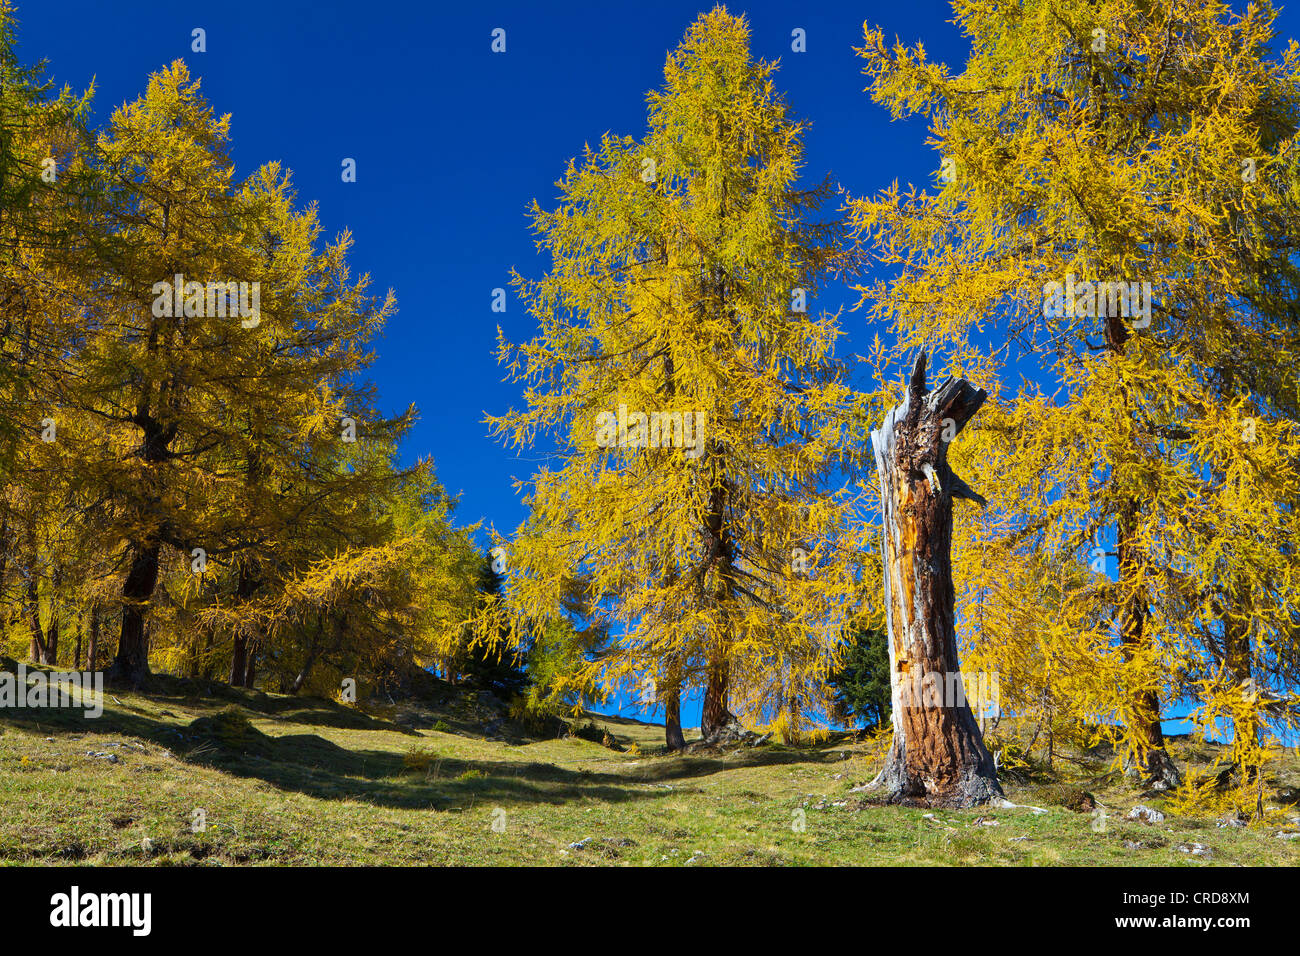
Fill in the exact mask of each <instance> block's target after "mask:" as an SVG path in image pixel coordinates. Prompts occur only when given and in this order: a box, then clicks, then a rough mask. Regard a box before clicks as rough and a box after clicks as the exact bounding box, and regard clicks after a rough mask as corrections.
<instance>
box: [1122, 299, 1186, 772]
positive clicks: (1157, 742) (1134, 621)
mask: <svg viewBox="0 0 1300 956" xmlns="http://www.w3.org/2000/svg"><path fill="white" fill-rule="evenodd" d="M1105 331H1106V346H1107V348H1108V350H1109V351H1110V352H1112V353H1114V354H1115V355H1119V354H1121V353H1122V352H1123V351H1124V346H1125V343H1126V342H1127V341H1128V338H1129V335H1130V333H1129V330H1128V327H1127V326H1125V325H1124V323H1123V321H1122V320H1121V318H1120V317H1119V316H1109V317H1107V320H1106V329H1105ZM1124 398H1125V401H1126V403H1127V402H1128V395H1127V393H1125V395H1124ZM1140 509H1141V503H1140V502H1139V501H1138V500H1136V499H1134V498H1129V499H1128V500H1127V501H1124V502H1123V504H1122V506H1121V507H1120V509H1119V517H1118V520H1117V522H1116V528H1115V539H1116V540H1115V563H1116V569H1117V576H1118V579H1119V584H1120V587H1121V589H1123V588H1125V587H1126V586H1128V587H1130V588H1131V593H1129V594H1128V596H1127V597H1126V598H1125V599H1124V600H1125V604H1126V606H1125V607H1124V608H1122V618H1121V620H1122V621H1123V631H1122V632H1121V635H1120V643H1121V653H1122V654H1123V659H1124V663H1125V664H1126V665H1131V664H1132V663H1133V662H1134V661H1135V660H1136V659H1137V658H1138V657H1139V655H1140V652H1141V651H1142V650H1143V649H1144V648H1145V646H1146V643H1147V640H1148V638H1147V634H1146V619H1147V610H1148V609H1147V603H1146V598H1145V596H1144V595H1143V594H1142V592H1141V591H1140V590H1139V589H1138V587H1137V586H1136V583H1135V582H1136V579H1137V578H1138V577H1139V575H1140V572H1141V568H1142V564H1143V562H1144V560H1145V555H1144V554H1143V552H1142V547H1141V544H1140V543H1138V541H1139V535H1138V519H1139V517H1140ZM1126 670H1129V671H1130V676H1133V675H1132V673H1131V668H1128V667H1126ZM1137 676H1139V677H1140V678H1141V679H1139V680H1138V681H1136V686H1135V687H1134V688H1133V689H1132V690H1131V691H1130V692H1129V699H1128V701H1127V706H1126V708H1125V709H1126V711H1127V715H1128V716H1127V721H1126V724H1127V728H1128V733H1129V737H1130V739H1131V740H1132V741H1133V744H1134V747H1135V750H1136V751H1137V758H1138V765H1139V767H1140V769H1141V771H1142V773H1143V775H1144V776H1145V777H1146V782H1147V785H1148V786H1150V787H1152V788H1153V789H1156V790H1168V789H1172V788H1174V787H1177V786H1178V785H1179V783H1181V776H1180V774H1179V772H1178V768H1177V767H1176V766H1174V762H1173V760H1172V759H1170V757H1169V753H1168V751H1167V750H1166V749H1165V735H1164V731H1163V730H1162V728H1161V726H1160V695H1159V694H1158V693H1157V692H1156V689H1155V688H1154V687H1152V686H1151V683H1150V681H1149V680H1148V679H1146V675H1137Z"/></svg>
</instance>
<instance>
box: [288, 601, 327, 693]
mask: <svg viewBox="0 0 1300 956" xmlns="http://www.w3.org/2000/svg"><path fill="white" fill-rule="evenodd" d="M324 635H325V621H324V617H323V616H321V615H318V616H317V618H316V633H315V634H314V635H313V636H312V639H311V643H310V644H308V645H307V657H306V659H304V660H303V662H302V667H301V669H299V671H298V676H297V677H295V678H294V679H293V683H292V684H291V685H290V686H289V693H291V694H296V693H298V692H299V691H300V690H302V689H303V687H304V686H305V685H306V683H307V678H308V677H310V676H311V669H312V665H314V664H315V663H316V656H317V655H318V654H319V653H320V649H321V643H322V640H323V638H324Z"/></svg>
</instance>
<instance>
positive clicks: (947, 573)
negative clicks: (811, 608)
mask: <svg viewBox="0 0 1300 956" xmlns="http://www.w3.org/2000/svg"><path fill="white" fill-rule="evenodd" d="M925 365H926V357H925V354H924V353H922V354H921V355H920V356H919V357H918V358H917V360H916V366H915V368H914V370H913V372H912V376H911V379H910V381H909V382H908V385H907V394H906V395H905V397H904V398H903V401H902V402H901V403H900V404H898V405H896V406H894V407H893V408H892V409H890V411H889V413H888V414H887V415H886V416H885V420H884V422H883V423H882V424H881V426H880V428H879V429H878V430H876V431H873V432H872V433H871V444H872V447H873V448H874V449H875V455H876V469H877V471H878V472H879V474H880V503H881V517H882V519H883V520H882V526H883V536H884V541H883V556H884V561H883V565H884V590H885V620H886V624H887V628H888V632H889V669H890V688H891V698H892V703H893V727H894V738H893V743H892V745H891V746H890V750H889V757H888V759H887V761H886V763H885V769H884V770H882V771H881V773H880V775H879V776H878V777H877V778H876V779H875V781H873V786H874V787H876V788H879V789H882V790H883V791H884V794H885V796H886V798H887V799H888V800H889V801H890V802H891V803H908V804H914V805H922V806H954V807H969V806H974V805H976V804H981V803H987V802H988V801H990V800H996V799H1002V788H1001V787H1000V786H999V785H998V779H997V770H996V768H995V767H994V765H993V758H992V756H991V755H990V754H989V751H988V748H987V747H985V746H984V739H983V736H982V735H981V734H980V729H979V725H978V724H977V723H976V721H975V717H974V715H973V714H972V713H971V709H970V705H969V704H968V703H967V702H966V695H965V692H964V684H963V681H962V676H961V669H960V663H959V662H958V659H957V640H956V631H955V628H954V626H953V586H952V556H951V545H952V501H953V499H954V498H967V499H969V500H971V501H975V502H977V503H979V504H980V505H981V506H984V505H986V504H987V502H986V501H985V500H984V499H983V498H982V497H981V496H980V495H978V494H976V493H975V492H974V491H972V490H971V488H970V487H969V486H968V485H967V484H966V483H965V482H964V481H962V480H961V479H960V478H959V477H957V476H956V475H955V474H953V472H952V469H951V468H950V467H949V466H948V442H950V441H951V440H952V439H953V438H955V437H956V435H957V434H958V433H959V432H960V431H961V430H962V428H964V427H965V425H966V423H967V422H969V421H970V419H971V418H972V416H974V414H975V413H976V412H977V411H978V410H979V408H980V406H981V405H982V404H983V403H984V400H985V399H986V398H987V397H988V393H987V392H985V391H984V390H983V389H978V388H975V387H974V386H972V385H971V384H970V383H969V382H967V381H966V380H965V379H956V380H954V379H952V378H948V379H946V380H945V381H944V382H943V383H942V384H940V385H939V386H938V387H937V388H935V389H934V390H933V391H930V392H927V391H926V388H925Z"/></svg>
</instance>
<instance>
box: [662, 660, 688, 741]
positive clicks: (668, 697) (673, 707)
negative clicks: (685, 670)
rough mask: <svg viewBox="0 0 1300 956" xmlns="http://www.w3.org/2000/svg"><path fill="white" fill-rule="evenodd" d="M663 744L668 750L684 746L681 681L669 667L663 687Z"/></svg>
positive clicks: (674, 670)
mask: <svg viewBox="0 0 1300 956" xmlns="http://www.w3.org/2000/svg"><path fill="white" fill-rule="evenodd" d="M664 743H666V744H667V745H668V749H669V750H681V749H682V748H683V747H685V746H686V738H685V736H683V734H682V680H681V675H680V673H678V672H677V670H676V668H674V667H673V666H672V665H670V666H669V674H668V682H667V686H665V687H664Z"/></svg>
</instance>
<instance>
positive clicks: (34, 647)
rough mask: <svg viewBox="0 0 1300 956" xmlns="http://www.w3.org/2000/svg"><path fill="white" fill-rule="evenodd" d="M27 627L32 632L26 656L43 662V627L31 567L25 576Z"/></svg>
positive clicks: (44, 652)
mask: <svg viewBox="0 0 1300 956" xmlns="http://www.w3.org/2000/svg"><path fill="white" fill-rule="evenodd" d="M27 627H28V629H29V630H30V631H31V634H32V643H31V647H30V648H29V649H28V652H27V656H28V657H30V658H31V660H32V662H33V663H35V664H43V663H45V655H46V649H45V629H44V628H42V627H41V599H40V594H39V593H38V591H37V585H36V571H35V569H31V571H30V573H29V574H28V576H27Z"/></svg>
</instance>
